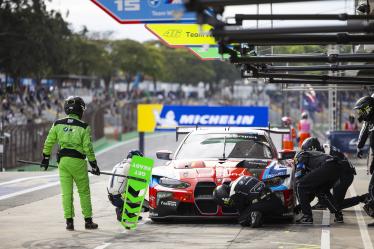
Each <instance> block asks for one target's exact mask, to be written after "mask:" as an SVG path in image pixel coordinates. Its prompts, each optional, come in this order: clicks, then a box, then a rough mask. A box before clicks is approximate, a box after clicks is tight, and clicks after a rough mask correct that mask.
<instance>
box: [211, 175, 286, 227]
mask: <svg viewBox="0 0 374 249" xmlns="http://www.w3.org/2000/svg"><path fill="white" fill-rule="evenodd" d="M213 197H214V200H215V201H216V203H217V204H219V205H226V206H230V207H234V208H236V209H238V211H239V219H238V222H239V224H240V225H242V226H251V227H259V226H261V224H262V220H263V216H267V215H281V214H282V213H284V212H285V208H284V206H283V204H282V201H281V200H280V199H279V198H278V197H277V196H276V195H275V194H274V193H272V192H271V190H270V189H269V188H267V187H266V186H265V184H264V183H263V182H262V181H260V180H258V179H257V178H256V177H253V176H240V177H239V178H237V179H236V180H235V181H233V182H231V183H230V184H226V183H224V184H222V185H220V186H218V187H216V189H215V190H214V192H213Z"/></svg>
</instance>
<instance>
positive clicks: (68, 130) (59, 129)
mask: <svg viewBox="0 0 374 249" xmlns="http://www.w3.org/2000/svg"><path fill="white" fill-rule="evenodd" d="M56 143H58V145H59V152H58V159H57V161H58V168H59V175H60V185H61V193H62V205H63V208H64V217H65V219H68V218H73V217H74V206H73V182H75V184H76V185H77V188H78V193H79V198H80V203H81V208H82V214H83V216H84V218H91V217H92V206H91V195H90V187H89V179H88V171H87V161H86V160H85V158H86V157H87V159H88V161H90V162H92V161H96V157H95V153H94V150H93V146H92V139H91V129H90V127H89V126H88V125H87V124H86V123H85V122H83V121H81V120H80V119H79V117H78V116H77V115H75V114H70V115H68V116H67V117H66V118H63V119H60V120H57V121H56V122H55V123H54V124H53V126H52V128H51V129H50V131H49V133H48V136H47V139H46V141H45V143H44V149H43V154H45V155H51V153H52V149H53V146H54V145H55V144H56Z"/></svg>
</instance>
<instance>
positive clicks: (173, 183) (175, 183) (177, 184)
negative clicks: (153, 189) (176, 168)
mask: <svg viewBox="0 0 374 249" xmlns="http://www.w3.org/2000/svg"><path fill="white" fill-rule="evenodd" d="M158 184H160V185H161V186H163V187H167V188H188V187H189V186H190V184H189V183H187V182H182V181H179V180H177V179H172V178H167V177H162V178H160V181H159V182H158Z"/></svg>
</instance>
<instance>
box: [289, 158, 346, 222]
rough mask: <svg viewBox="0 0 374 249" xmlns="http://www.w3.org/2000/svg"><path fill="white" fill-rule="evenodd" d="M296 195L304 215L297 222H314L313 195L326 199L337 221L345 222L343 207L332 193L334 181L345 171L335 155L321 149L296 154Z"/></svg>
mask: <svg viewBox="0 0 374 249" xmlns="http://www.w3.org/2000/svg"><path fill="white" fill-rule="evenodd" d="M294 160H295V165H296V173H295V178H296V195H297V199H298V201H299V203H300V208H301V212H302V216H301V217H300V218H299V219H298V220H296V222H297V223H302V224H312V223H313V214H312V208H311V206H310V202H311V196H313V197H314V196H316V195H318V196H319V197H320V198H323V199H324V200H325V203H326V205H327V207H328V209H329V210H330V212H331V213H333V214H335V222H338V223H342V222H343V214H342V212H341V209H340V207H339V205H338V203H337V202H336V200H335V199H334V197H333V196H332V194H331V193H330V189H331V188H332V187H333V185H334V183H335V182H336V181H337V180H338V179H339V178H340V177H341V174H344V172H343V171H342V170H341V167H340V165H339V163H338V162H337V159H336V158H335V157H332V156H330V155H327V154H325V153H322V152H319V151H300V152H298V153H297V154H296V155H295V159H294Z"/></svg>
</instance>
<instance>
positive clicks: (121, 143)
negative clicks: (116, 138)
mask: <svg viewBox="0 0 374 249" xmlns="http://www.w3.org/2000/svg"><path fill="white" fill-rule="evenodd" d="M164 135H165V134H162V133H161V134H157V135H153V136H151V137H150V138H152V139H153V138H158V137H160V136H164ZM136 141H137V139H132V140H130V141H124V142H120V143H118V144H114V145H112V146H110V147H108V148H105V149H104V150H102V151H100V152H98V153H96V156H100V155H101V154H103V153H106V152H108V151H110V150H113V149H115V148H117V147H120V146H122V145H125V144H130V143H134V142H136ZM52 176H54V177H56V176H58V175H48V176H46V175H41V176H33V177H25V178H19V179H15V180H12V181H9V182H3V183H1V184H0V185H5V184H11V183H17V182H22V181H26V180H30V179H34V178H48V177H52ZM59 184H60V181H56V182H51V183H47V184H44V185H40V186H37V187H34V188H29V189H24V190H21V191H17V192H14V193H11V194H7V195H2V196H0V201H1V200H5V199H9V198H13V197H16V196H19V195H23V194H27V193H31V192H34V191H37V190H42V189H46V188H50V187H54V186H57V185H59Z"/></svg>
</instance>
